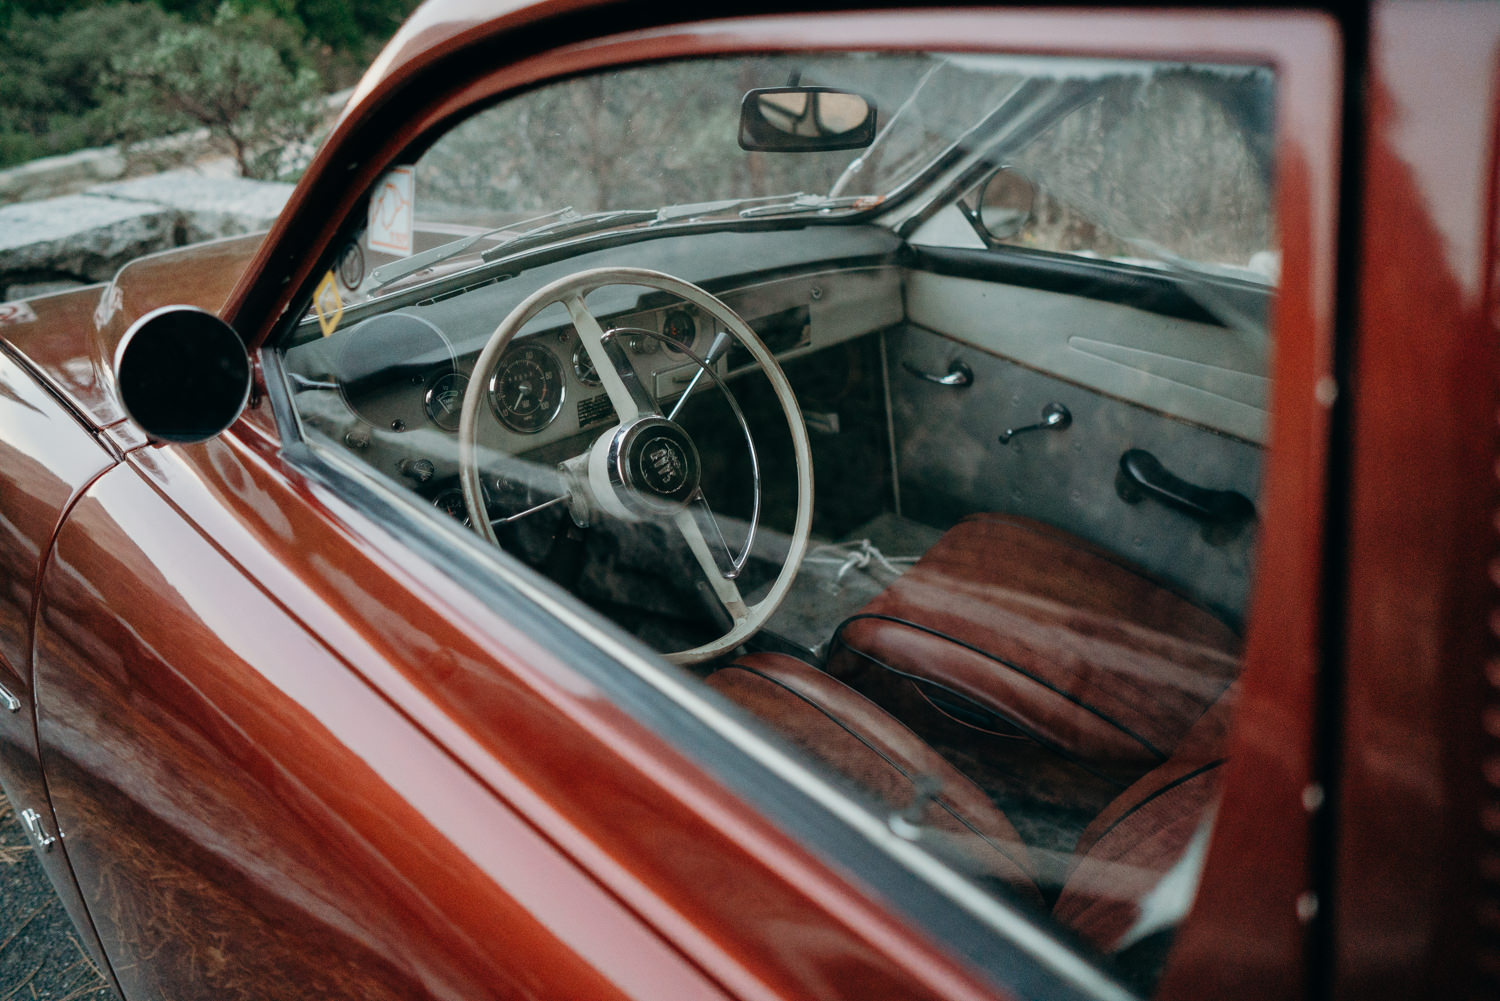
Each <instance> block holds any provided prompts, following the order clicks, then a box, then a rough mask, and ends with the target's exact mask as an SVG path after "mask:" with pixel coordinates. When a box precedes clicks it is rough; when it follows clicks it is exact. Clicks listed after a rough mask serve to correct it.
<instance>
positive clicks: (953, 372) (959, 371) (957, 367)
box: [901, 360, 974, 389]
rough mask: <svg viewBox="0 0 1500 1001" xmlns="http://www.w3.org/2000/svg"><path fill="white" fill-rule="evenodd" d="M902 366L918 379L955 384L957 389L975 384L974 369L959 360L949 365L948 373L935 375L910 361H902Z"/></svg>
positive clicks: (943, 384)
mask: <svg viewBox="0 0 1500 1001" xmlns="http://www.w3.org/2000/svg"><path fill="white" fill-rule="evenodd" d="M901 367H902V368H904V369H906V370H907V371H908V372H910V373H911V374H912V375H914V376H916V377H917V378H918V379H926V380H927V381H928V382H935V383H937V384H938V385H939V386H953V387H955V388H957V389H962V388H964V387H965V386H972V385H973V384H974V370H973V369H972V368H970V367H969V366H968V365H966V364H965V363H963V362H961V361H957V360H955V361H954V362H953V364H951V365H949V366H948V374H947V375H933V374H932V373H931V372H924V371H922V370H921V369H919V368H917V366H915V365H913V364H912V363H911V362H909V361H902V362H901Z"/></svg>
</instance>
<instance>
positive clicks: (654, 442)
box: [641, 437, 687, 496]
mask: <svg viewBox="0 0 1500 1001" xmlns="http://www.w3.org/2000/svg"><path fill="white" fill-rule="evenodd" d="M686 479H687V456H686V455H684V454H683V451H682V446H681V445H678V444H677V443H676V442H675V441H673V440H672V439H670V438H666V437H660V438H652V439H651V440H650V441H648V442H646V447H645V448H644V449H642V451H641V482H642V483H644V484H645V485H646V486H647V487H648V488H649V489H651V490H654V491H655V492H656V493H659V494H662V495H663V496H667V495H670V494H672V493H673V492H674V491H676V490H678V489H679V488H680V487H681V486H682V484H683V482H684V481H685V480H686Z"/></svg>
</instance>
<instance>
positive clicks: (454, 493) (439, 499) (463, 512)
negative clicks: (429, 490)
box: [432, 487, 469, 525]
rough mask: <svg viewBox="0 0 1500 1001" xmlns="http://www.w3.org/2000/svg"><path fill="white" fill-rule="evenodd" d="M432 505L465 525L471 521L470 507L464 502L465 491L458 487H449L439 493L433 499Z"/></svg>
mask: <svg viewBox="0 0 1500 1001" xmlns="http://www.w3.org/2000/svg"><path fill="white" fill-rule="evenodd" d="M432 506H433V507H435V508H437V509H438V510H439V511H442V512H443V513H444V514H446V515H447V516H448V517H450V518H456V519H457V520H459V521H461V522H463V523H464V524H465V525H467V524H468V523H469V508H468V506H467V505H466V504H465V503H464V492H463V491H462V490H460V489H459V488H458V487H449V488H448V489H447V490H444V491H443V492H442V493H440V494H438V495H437V496H436V497H434V498H433V499H432Z"/></svg>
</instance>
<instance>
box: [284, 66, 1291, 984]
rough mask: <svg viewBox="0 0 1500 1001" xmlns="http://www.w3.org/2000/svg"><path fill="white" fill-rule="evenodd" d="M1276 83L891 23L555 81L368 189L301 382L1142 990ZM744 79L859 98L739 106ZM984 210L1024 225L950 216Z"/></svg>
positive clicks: (1240, 451) (1224, 628)
mask: <svg viewBox="0 0 1500 1001" xmlns="http://www.w3.org/2000/svg"><path fill="white" fill-rule="evenodd" d="M1273 82H1274V78H1273V75H1272V73H1271V72H1270V71H1269V70H1267V69H1265V68H1263V67H1255V66H1217V67H1208V66H1198V65H1192V66H1189V65H1181V64H1156V63H1147V62H1131V61H1102V60H1075V59H1037V58H1027V59H1016V58H1010V57H1007V56H1004V55H993V56H986V55H978V54H972V53H971V54H963V55H958V54H946V53H902V54H896V53H885V52H873V51H872V52H842V53H822V54H820V53H809V54H801V55H784V56H753V57H734V58H730V57H721V58H707V59H692V60H678V61H671V62H664V63H659V64H651V65H646V66H638V67H633V68H628V69H621V70H612V71H608V72H598V73H591V74H583V75H580V76H577V77H574V78H571V79H568V80H564V81H560V82H556V83H551V84H547V85H544V86H541V87H538V88H536V89H534V90H531V91H529V92H526V93H523V94H520V95H518V96H514V97H511V98H508V99H506V100H503V101H501V102H500V103H498V104H495V105H493V106H491V107H488V108H485V109H484V110H481V111H479V112H477V113H476V114H474V115H472V116H471V117H470V118H468V119H467V120H466V121H464V122H463V123H462V124H460V125H458V126H457V127H455V128H453V129H451V130H450V131H448V132H447V133H446V134H444V135H442V136H439V137H436V138H435V139H433V141H431V142H428V143H424V148H423V149H422V151H421V152H420V154H419V155H415V156H413V157H411V158H410V159H409V162H404V163H397V164H392V165H391V166H392V170H391V172H390V173H388V174H387V175H386V177H385V178H384V179H383V180H382V181H381V183H380V184H378V185H377V186H376V187H375V189H374V190H372V191H371V193H370V198H369V203H368V205H367V211H366V212H365V213H364V214H362V215H361V216H360V217H359V218H357V219H353V220H350V223H349V225H348V226H347V227H346V232H348V233H350V234H351V235H352V240H351V242H350V244H349V245H348V247H347V248H345V250H344V252H343V254H342V255H341V257H340V261H339V266H336V267H334V268H332V269H330V270H329V272H328V274H327V275H325V276H324V277H323V278H322V280H321V282H320V283H319V285H318V288H317V289H316V291H315V292H314V294H313V297H312V301H311V303H310V305H309V307H308V310H307V312H306V314H305V315H304V316H303V317H302V318H301V319H300V320H299V321H298V322H297V323H295V324H294V325H293V327H292V328H291V329H290V330H289V331H287V333H286V336H285V337H284V338H283V340H282V341H281V342H280V347H279V349H278V350H279V354H280V362H281V369H282V370H283V371H284V373H285V377H286V389H287V393H286V398H287V399H288V400H289V401H290V408H291V413H290V414H289V415H288V416H289V417H290V418H291V419H292V421H293V422H294V424H295V427H296V428H297V432H298V434H299V435H300V436H301V437H302V438H303V439H304V440H305V441H306V442H307V444H308V445H309V446H310V447H311V449H312V451H313V453H314V454H316V455H317V456H318V457H319V460H320V461H325V462H328V463H333V464H337V465H338V466H339V467H340V468H343V469H346V470H350V471H352V472H353V473H354V474H355V475H356V476H357V477H359V478H361V479H363V480H364V481H366V482H367V483H369V484H372V485H374V486H375V487H376V489H377V490H378V491H379V492H380V493H381V495H382V496H384V497H386V498H388V499H389V500H390V501H392V502H393V503H395V504H398V505H403V506H404V507H405V510H406V511H407V513H408V514H407V516H409V517H411V518H421V519H426V520H428V521H429V522H430V523H432V524H439V525H442V526H443V528H444V530H445V531H448V532H450V533H451V534H452V535H453V537H454V538H462V539H464V540H466V541H467V542H468V543H470V544H471V545H472V546H473V547H474V549H475V551H477V552H482V553H484V554H485V558H487V559H492V560H493V561H497V562H496V565H497V566H498V565H501V564H503V565H504V566H506V567H507V568H508V570H514V569H517V568H522V567H524V568H525V572H526V573H530V574H533V575H534V579H535V580H537V581H538V582H540V581H541V580H543V579H544V578H545V579H550V580H551V581H552V582H553V584H556V585H560V586H561V587H562V588H564V589H565V590H566V591H567V592H568V593H569V594H570V595H571V596H572V599H573V600H575V601H576V602H577V603H578V604H579V605H580V606H587V607H588V608H590V609H592V613H593V614H596V615H598V616H602V617H604V618H607V619H609V620H611V621H612V622H613V623H614V624H615V625H616V626H617V627H618V628H619V629H621V630H623V631H625V632H627V633H630V634H632V635H633V636H634V637H635V638H636V639H637V640H638V641H639V642H640V643H641V644H643V645H644V646H645V647H648V648H650V649H651V650H653V651H655V653H657V654H659V655H661V658H662V660H661V663H660V669H661V670H662V671H666V672H673V673H674V676H677V677H681V678H686V679H690V680H692V681H694V682H695V683H699V682H701V684H702V686H703V690H705V691H712V692H713V693H714V694H713V695H712V696H711V698H713V699H714V700H716V702H717V703H718V704H719V705H721V706H723V707H726V708H727V709H728V710H729V711H730V712H733V713H736V714H738V716H739V718H741V719H743V720H747V721H749V722H750V725H751V726H753V727H755V728H756V729H757V730H758V731H759V732H760V733H761V734H762V735H763V736H765V737H766V738H767V739H769V740H773V741H776V742H778V743H779V745H780V746H781V747H782V748H783V749H784V750H785V751H786V753H788V754H791V755H793V756H794V757H795V758H796V760H797V761H799V762H801V763H802V765H804V766H805V767H806V768H807V769H809V770H810V771H812V772H813V773H815V774H816V775H818V776H819V777H820V779H821V781H823V782H826V783H828V784H829V785H831V786H833V787H835V788H837V789H839V790H841V792H842V794H843V795H847V796H848V797H850V798H852V799H853V800H854V801H857V802H858V803H860V804H862V807H863V808H864V809H866V810H868V811H869V812H870V814H871V815H872V816H875V817H878V818H879V819H880V821H881V823H883V824H885V825H886V826H887V827H888V828H889V829H890V830H892V831H894V832H896V834H897V835H898V836H900V837H902V838H904V839H907V840H910V841H912V842H915V843H916V844H918V845H920V846H922V847H923V848H924V849H926V850H927V851H929V852H930V853H931V854H932V856H933V857H934V858H937V859H940V860H941V861H942V862H943V863H944V864H945V865H946V866H949V867H951V868H952V869H953V870H954V871H956V872H958V873H960V874H961V875H963V876H964V877H965V878H966V879H968V880H969V881H971V883H972V884H973V885H974V886H977V887H979V888H981V889H983V890H984V891H985V892H986V893H989V894H993V895H994V896H995V897H996V898H997V899H1000V900H1002V901H1004V902H1005V903H1006V905H1007V906H1014V907H1016V908H1019V909H1021V910H1023V911H1025V912H1026V913H1028V914H1029V915H1030V916H1031V917H1032V918H1033V919H1035V920H1036V921H1037V922H1039V923H1041V924H1043V925H1045V926H1047V927H1049V928H1051V929H1053V930H1054V931H1056V932H1057V933H1058V934H1060V935H1062V936H1063V937H1064V938H1065V939H1066V940H1067V941H1070V942H1073V943H1074V944H1075V945H1076V946H1077V948H1078V949H1079V950H1080V951H1081V952H1083V953H1084V954H1087V955H1089V956H1091V957H1092V958H1093V960H1094V961H1097V962H1100V963H1104V964H1107V965H1109V966H1110V968H1111V969H1113V970H1114V971H1115V972H1116V973H1117V974H1118V975H1119V976H1120V977H1122V978H1123V979H1125V980H1127V981H1128V982H1130V983H1132V984H1134V985H1136V986H1138V987H1140V988H1142V989H1145V990H1149V989H1150V987H1151V986H1152V984H1153V983H1154V981H1155V978H1156V976H1157V974H1158V972H1159V971H1160V969H1161V966H1162V964H1163V962H1164V961H1165V957H1166V956H1167V954H1168V951H1169V949H1170V947H1171V944H1172V941H1173V934H1174V931H1175V929H1176V928H1177V926H1178V924H1179V923H1180V922H1181V920H1182V919H1183V917H1184V915H1185V914H1186V913H1187V910H1188V908H1189V906H1190V905H1191V903H1192V899H1193V892H1194V888H1195V886H1196V879H1197V874H1198V872H1199V869H1200V868H1201V864H1202V859H1203V855H1204V851H1205V846H1206V844H1207V840H1208V837H1209V832H1210V830H1211V822H1212V818H1213V811H1214V805H1215V803H1216V801H1217V796H1218V791H1219V782H1220V776H1221V774H1222V766H1223V764H1224V763H1225V759H1226V746H1227V744H1226V741H1227V737H1226V735H1227V733H1228V730H1229V727H1230V723H1231V718H1232V710H1233V705H1234V699H1235V691H1236V679H1237V678H1238V675H1239V670H1240V663H1241V650H1242V646H1243V636H1244V633H1245V627H1246V610H1247V604H1248V594H1249V591H1250V587H1251V584H1252V581H1253V579H1254V566H1255V555H1256V540H1257V536H1258V526H1257V501H1258V492H1259V485H1260V472H1261V463H1262V452H1263V441H1264V418H1265V407H1266V403H1265V400H1266V396H1265V394H1266V389H1267V385H1266V382H1267V372H1268V369H1267V368H1266V365H1265V361H1266V358H1267V353H1268V351H1269V331H1268V322H1267V319H1266V312H1265V308H1264V306H1265V298H1266V292H1267V289H1268V288H1269V285H1270V283H1271V280H1272V279H1273V278H1274V274H1275V261H1276V260H1277V247H1276V242H1275V240H1276V238H1275V221H1274V219H1273V217H1272V213H1271V191H1270V181H1269V178H1270V170H1271V165H1270V163H1269V151H1270V150H1271V148H1272V142H1271V135H1270V115H1269V113H1268V111H1267V109H1268V107H1269V101H1270V99H1271V95H1272V94H1273V86H1272V85H1273ZM770 92H775V93H776V94H779V95H790V97H789V98H787V100H793V101H794V102H798V103H795V104H794V106H793V111H792V112H790V114H791V115H792V116H793V117H797V118H799V120H801V119H808V120H811V118H812V112H811V110H809V109H811V108H812V107H813V105H814V104H815V103H816V102H817V101H829V102H832V100H833V98H830V97H828V96H827V95H830V94H837V95H843V96H845V97H846V98H847V99H848V100H849V101H851V102H852V104H853V106H854V107H856V108H860V109H868V111H869V113H870V114H871V115H873V125H874V129H873V132H872V134H871V136H870V137H869V138H868V140H867V141H863V145H861V146H859V147H858V148H852V149H851V148H834V146H835V141H834V140H833V139H829V140H826V148H822V149H817V148H814V149H811V150H808V149H801V150H799V151H796V152H785V151H778V150H777V149H774V148H754V147H755V146H756V145H757V143H758V142H760V140H757V139H755V137H754V135H753V133H754V128H755V127H756V126H753V125H751V124H747V119H746V117H745V116H746V115H760V116H761V118H759V119H756V121H758V122H761V123H762V124H764V120H768V118H769V116H771V115H772V111H774V110H775V109H776V108H782V110H785V109H784V107H783V106H782V105H778V104H776V103H775V102H771V104H769V105H767V106H764V107H761V106H758V105H756V101H757V100H759V98H758V97H757V95H758V94H763V93H770ZM818 95H822V96H818ZM788 106H791V105H788ZM747 108H750V109H751V110H750V111H747V110H746V109H747ZM757 108H759V110H756V109H757ZM767 108H770V109H772V110H770V111H768V110H766V109H767ZM799 109H800V110H799ZM859 121H862V113H855V114H852V115H851V116H849V117H848V122H847V123H845V124H842V125H838V126H827V125H826V124H825V125H819V126H817V127H816V129H814V132H815V133H817V130H819V129H821V130H822V134H826V135H830V136H835V138H836V136H837V135H842V134H843V133H845V132H849V131H853V130H854V128H855V125H854V124H851V123H858V122H859ZM771 128H773V129H774V128H775V126H774V125H773V126H771ZM799 128H800V126H789V127H787V128H786V129H785V130H784V132H785V134H786V135H788V136H793V137H796V138H797V139H798V141H802V140H805V139H807V135H806V134H805V133H802V132H799V131H798V129H799ZM747 130H748V131H747ZM747 135H750V136H751V137H750V138H749V139H747V138H746V136H747ZM767 141H768V142H770V143H771V144H772V145H774V144H775V143H776V142H783V140H778V139H775V138H773V139H771V140H767ZM808 141H809V142H812V144H813V145H814V146H816V144H817V142H819V141H824V140H819V139H816V138H814V139H812V140H808ZM784 142H785V143H786V144H787V145H791V144H792V141H791V140H790V139H788V140H785V141H784ZM747 146H749V147H752V148H746V147H747ZM1001 168H1005V169H1006V170H1007V171H1009V173H1007V174H1004V175H1002V176H1003V177H1005V178H1009V179H1012V180H1014V179H1017V178H1019V180H1015V183H1014V184H1013V185H1011V186H1010V187H1009V188H1007V187H1006V186H1005V185H1004V184H1000V185H998V186H997V184H996V182H994V181H993V180H992V178H993V177H994V176H995V174H996V172H997V171H998V170H1000V169H1001ZM1028 185H1029V186H1031V187H1032V188H1033V189H1034V190H1031V191H1029V195H1030V197H1029V198H1028V197H1027V196H1028ZM1023 202H1026V203H1028V204H1025V205H1022V204H1021V203H1023ZM1006 213H1010V218H1009V222H1006V221H1005V216H1006ZM981 215H987V216H988V218H989V219H990V231H989V242H988V243H985V242H984V241H978V242H979V244H980V245H979V246H977V247H975V246H973V244H974V243H975V242H976V234H978V233H980V230H979V229H976V228H974V227H975V225H976V223H977V224H978V225H979V226H981V228H982V227H983V225H984V223H983V220H982V219H981ZM944 227H947V228H946V229H945V228H944ZM963 227H969V232H968V234H967V235H966V236H963V237H962V238H957V237H956V238H954V239H953V240H950V241H947V242H946V243H945V242H944V240H943V238H942V234H943V233H960V234H962V233H963V231H964V230H963ZM1003 229H1009V230H1010V231H1009V232H1005V233H1003V234H1002V233H1001V232H1000V231H1001V230H1003ZM934 234H937V235H936V236H934ZM997 246H998V247H1001V248H1005V247H1022V248H1034V249H1038V250H1041V251H1045V252H1046V253H1045V254H1043V255H1041V258H1040V263H1037V264H1035V265H1034V266H1033V267H1032V268H1031V270H1030V271H1028V272H1026V274H1025V275H1020V274H1018V273H1016V272H1014V271H1010V272H1006V271H1003V270H995V269H994V268H993V267H992V266H991V265H989V264H987V263H985V262H984V261H982V260H981V261H978V262H976V261H975V260H972V259H970V258H965V257H963V256H955V255H953V254H947V255H946V256H945V254H944V251H951V250H954V249H968V250H973V251H977V252H979V253H980V254H981V255H983V254H993V253H994V251H995V247H997ZM1058 256H1066V257H1068V258H1069V261H1068V264H1067V266H1062V265H1060V264H1058V263H1057V262H1056V261H1054V260H1053V258H1054V257H1058ZM1121 264H1123V265H1125V266H1127V268H1130V269H1139V270H1140V271H1143V272H1146V273H1148V277H1147V278H1146V279H1139V278H1137V277H1136V276H1135V275H1134V273H1133V272H1129V273H1124V274H1122V273H1121V272H1120V271H1119V270H1118V267H1117V266H1118V265H1121ZM1080 265H1081V266H1080ZM1225 279H1228V281H1229V284H1228V285H1226V284H1225V283H1224V280H1225ZM1127 293H1128V294H1127ZM1063 356H1067V357H1069V358H1072V357H1074V356H1076V357H1079V358H1083V359H1085V361H1084V362H1083V368H1082V369H1078V368H1074V367H1069V365H1070V364H1071V363H1069V364H1062V363H1057V362H1055V359H1057V358H1059V357H1063ZM1080 371H1082V372H1083V376H1082V377H1080V376H1079V372H1080ZM1100 373H1102V374H1100Z"/></svg>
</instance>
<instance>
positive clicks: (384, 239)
mask: <svg viewBox="0 0 1500 1001" xmlns="http://www.w3.org/2000/svg"><path fill="white" fill-rule="evenodd" d="M415 189H416V171H415V170H414V169H413V168H411V167H395V168H393V169H392V170H391V171H390V172H389V173H387V174H386V175H385V176H384V177H382V178H381V179H380V183H379V184H377V185H376V186H375V193H374V194H373V195H371V196H370V249H371V250H381V251H384V252H385V253H387V254H395V255H396V256H398V257H410V256H411V250H412V231H413V229H414V228H415V227H414V224H413V220H412V201H413V199H414V198H415V195H416V191H415Z"/></svg>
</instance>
